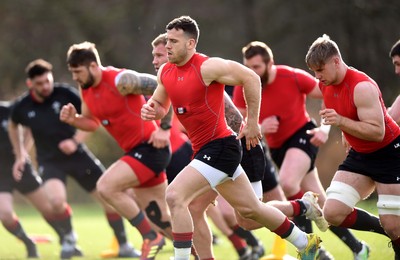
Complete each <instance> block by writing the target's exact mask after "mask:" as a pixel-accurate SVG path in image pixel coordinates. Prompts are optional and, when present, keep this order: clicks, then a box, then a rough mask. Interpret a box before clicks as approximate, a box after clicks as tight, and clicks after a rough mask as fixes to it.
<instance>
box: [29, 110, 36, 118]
mask: <svg viewBox="0 0 400 260" xmlns="http://www.w3.org/2000/svg"><path fill="white" fill-rule="evenodd" d="M35 116H36V112H35V111H29V112H28V117H29V118H34V117H35Z"/></svg>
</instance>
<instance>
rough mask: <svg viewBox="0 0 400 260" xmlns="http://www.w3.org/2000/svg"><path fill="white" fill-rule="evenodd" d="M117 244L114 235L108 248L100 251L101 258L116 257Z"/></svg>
mask: <svg viewBox="0 0 400 260" xmlns="http://www.w3.org/2000/svg"><path fill="white" fill-rule="evenodd" d="M118 252H119V244H118V240H117V238H116V237H113V239H112V241H111V245H110V249H107V250H104V251H103V252H101V258H116V257H118Z"/></svg>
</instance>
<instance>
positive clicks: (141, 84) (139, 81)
mask: <svg viewBox="0 0 400 260" xmlns="http://www.w3.org/2000/svg"><path fill="white" fill-rule="evenodd" d="M115 85H116V86H117V89H118V91H119V92H120V93H121V94H122V95H128V94H135V95H152V94H153V93H154V90H155V89H156V87H157V78H156V77H155V76H154V75H151V74H147V73H139V72H136V71H133V70H125V71H123V72H121V73H119V74H118V76H117V77H116V78H115Z"/></svg>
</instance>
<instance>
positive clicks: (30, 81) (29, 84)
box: [25, 78, 33, 88]
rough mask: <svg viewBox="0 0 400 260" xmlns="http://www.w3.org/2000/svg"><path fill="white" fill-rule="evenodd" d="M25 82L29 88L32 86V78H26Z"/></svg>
mask: <svg viewBox="0 0 400 260" xmlns="http://www.w3.org/2000/svg"><path fill="white" fill-rule="evenodd" d="M25 84H26V86H27V87H28V88H31V87H32V85H33V84H32V80H30V79H29V78H27V79H26V80H25Z"/></svg>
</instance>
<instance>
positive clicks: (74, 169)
mask: <svg viewBox="0 0 400 260" xmlns="http://www.w3.org/2000/svg"><path fill="white" fill-rule="evenodd" d="M104 171H105V168H104V166H103V165H102V164H101V163H100V161H99V159H97V158H96V157H95V156H94V155H93V154H92V153H91V152H90V151H89V150H88V149H87V148H86V146H84V145H80V146H79V148H78V150H77V151H76V152H75V153H73V154H71V155H70V156H65V157H64V158H57V159H53V160H50V161H44V162H39V174H40V176H41V177H42V179H43V181H44V182H45V181H47V180H49V179H54V178H55V179H59V180H61V181H62V182H64V183H65V184H66V182H67V175H69V176H70V177H72V178H74V179H75V180H76V182H78V183H79V185H80V186H81V187H82V188H83V189H84V190H86V191H87V192H92V191H94V189H95V188H96V183H97V181H98V179H99V178H100V177H101V175H102V174H103V172H104Z"/></svg>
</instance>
